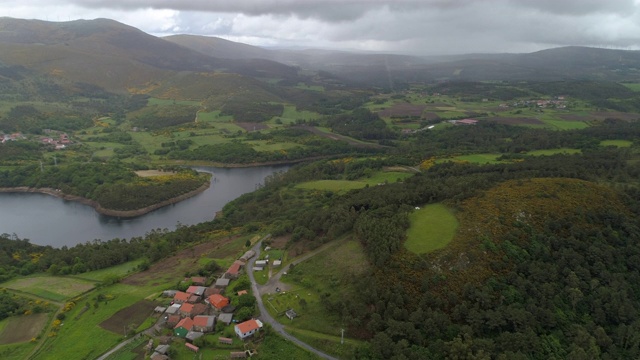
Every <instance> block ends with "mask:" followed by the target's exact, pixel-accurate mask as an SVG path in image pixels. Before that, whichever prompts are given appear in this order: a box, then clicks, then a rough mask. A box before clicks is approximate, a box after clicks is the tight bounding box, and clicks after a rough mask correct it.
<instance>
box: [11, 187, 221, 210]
mask: <svg viewBox="0 0 640 360" xmlns="http://www.w3.org/2000/svg"><path fill="white" fill-rule="evenodd" d="M209 186H211V182H210V181H207V182H205V183H204V184H202V185H201V186H200V187H199V188H197V189H195V190H192V191H189V192H187V193H184V194H182V195H180V196H176V197H173V198H171V199H167V200H164V201H161V202H159V203H157V204H154V205H151V206H147V207H143V208H140V209H136V210H113V209H106V208H104V207H102V206H100V204H99V203H98V202H96V201H94V200H91V199H87V198H84V197H81V196H77V195H70V194H65V193H63V192H62V191H60V190H57V189H51V188H30V187H25V186H20V187H11V188H0V192H3V193H39V194H46V195H51V196H55V197H57V198H60V199H63V200H68V201H75V202H78V203H81V204H84V205H88V206H91V207H92V208H94V209H95V210H96V212H98V213H99V214H102V215H105V216H111V217H117V218H134V217H138V216H141V215H144V214H147V213H149V212H151V211H154V210H156V209H159V208H161V207H165V206H168V205H173V204H176V203H178V202H180V201H183V200H186V199H188V198H190V197H193V196H196V195H198V194H200V193H201V192H203V191H205V190H207V189H208V188H209Z"/></svg>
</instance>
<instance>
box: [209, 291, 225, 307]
mask: <svg viewBox="0 0 640 360" xmlns="http://www.w3.org/2000/svg"><path fill="white" fill-rule="evenodd" d="M206 302H207V303H209V305H211V306H213V307H214V308H215V309H216V310H221V309H222V308H223V307H225V306H227V305H229V299H228V298H226V297H224V296H222V295H220V294H213V295H211V296H209V297H208V298H207V300H206Z"/></svg>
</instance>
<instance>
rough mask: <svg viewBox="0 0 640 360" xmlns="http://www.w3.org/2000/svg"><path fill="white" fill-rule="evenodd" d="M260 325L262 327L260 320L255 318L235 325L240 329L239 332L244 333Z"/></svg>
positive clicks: (258, 327)
mask: <svg viewBox="0 0 640 360" xmlns="http://www.w3.org/2000/svg"><path fill="white" fill-rule="evenodd" d="M261 327H262V322H260V320H255V319H251V320H247V321H245V322H243V323H240V324H238V325H236V328H238V330H240V333H242V334H246V333H248V332H250V331H253V330H256V329H260V328H261Z"/></svg>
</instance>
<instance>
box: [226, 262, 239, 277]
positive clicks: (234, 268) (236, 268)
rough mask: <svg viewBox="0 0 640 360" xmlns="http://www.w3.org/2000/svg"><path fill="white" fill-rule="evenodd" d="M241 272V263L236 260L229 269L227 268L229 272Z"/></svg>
mask: <svg viewBox="0 0 640 360" xmlns="http://www.w3.org/2000/svg"><path fill="white" fill-rule="evenodd" d="M239 272H240V263H237V262H234V263H233V264H232V265H231V266H229V270H227V274H237V273H239Z"/></svg>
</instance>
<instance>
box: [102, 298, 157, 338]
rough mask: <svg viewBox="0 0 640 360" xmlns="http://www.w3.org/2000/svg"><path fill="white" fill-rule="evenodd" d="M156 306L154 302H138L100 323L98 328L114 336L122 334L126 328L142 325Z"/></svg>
mask: <svg viewBox="0 0 640 360" xmlns="http://www.w3.org/2000/svg"><path fill="white" fill-rule="evenodd" d="M156 306H158V303H156V302H154V301H149V300H141V301H138V302H137V303H135V304H133V305H131V306H129V307H126V308H124V309H122V310H120V311H118V312H117V313H115V314H113V315H112V316H111V317H110V318H108V319H107V320H105V321H103V322H102V323H100V327H101V328H103V329H105V330H109V331H111V332H114V333H116V334H122V332H123V331H124V329H125V328H126V327H128V326H131V325H134V324H135V326H136V327H137V326H138V325H140V324H142V322H143V321H144V320H145V319H146V318H148V317H149V316H150V315H151V314H153V309H154V308H155V307H156Z"/></svg>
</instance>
